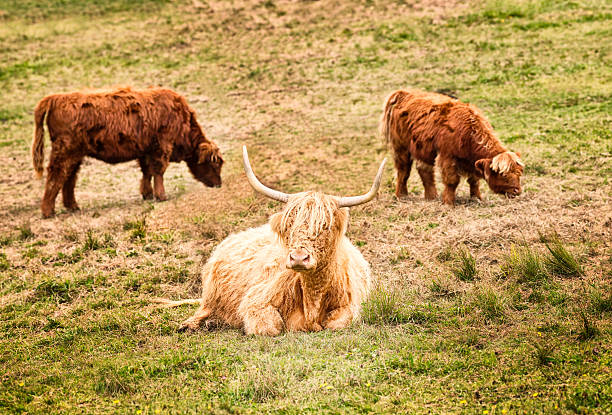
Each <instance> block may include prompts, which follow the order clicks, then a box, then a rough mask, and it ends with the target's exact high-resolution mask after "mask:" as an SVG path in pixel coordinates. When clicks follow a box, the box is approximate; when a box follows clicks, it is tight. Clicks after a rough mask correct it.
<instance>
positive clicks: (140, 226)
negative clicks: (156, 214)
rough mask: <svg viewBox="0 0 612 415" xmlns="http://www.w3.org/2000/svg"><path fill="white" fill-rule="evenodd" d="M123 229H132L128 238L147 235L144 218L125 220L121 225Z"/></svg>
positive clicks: (140, 237) (142, 237) (141, 237)
mask: <svg viewBox="0 0 612 415" xmlns="http://www.w3.org/2000/svg"><path fill="white" fill-rule="evenodd" d="M123 230H124V231H132V232H131V233H130V239H131V240H135V239H144V238H145V237H146V236H147V222H146V219H145V218H141V219H137V220H135V221H130V222H126V223H125V224H124V225H123Z"/></svg>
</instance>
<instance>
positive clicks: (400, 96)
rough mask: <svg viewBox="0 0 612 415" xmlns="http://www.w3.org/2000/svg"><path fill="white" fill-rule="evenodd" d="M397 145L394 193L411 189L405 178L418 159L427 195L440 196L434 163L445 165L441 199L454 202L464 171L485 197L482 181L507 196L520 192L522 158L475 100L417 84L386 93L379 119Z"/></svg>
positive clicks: (472, 187)
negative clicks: (510, 148) (468, 101)
mask: <svg viewBox="0 0 612 415" xmlns="http://www.w3.org/2000/svg"><path fill="white" fill-rule="evenodd" d="M380 130H381V134H382V136H383V138H384V139H385V141H386V142H387V143H390V145H391V149H392V151H393V156H394V162H395V168H396V170H397V183H396V188H395V195H396V196H397V197H398V198H401V197H403V196H406V195H407V193H408V192H407V189H406V181H407V180H408V177H409V176H410V169H411V167H412V162H413V160H416V162H417V171H418V172H419V176H421V181H422V182H423V186H424V187H425V199H435V198H436V197H437V191H436V186H435V179H434V163H435V162H436V157H437V163H438V166H439V167H440V169H441V173H442V181H443V182H444V185H445V189H444V192H443V194H442V200H443V202H444V203H446V204H449V205H454V204H455V191H456V189H457V185H458V184H459V180H460V177H461V176H467V181H468V183H469V185H470V197H476V198H478V199H482V197H481V194H480V189H479V187H478V182H479V180H480V179H485V181H486V182H487V183H488V185H489V187H490V188H491V190H492V191H493V192H495V193H498V194H503V195H506V196H507V197H515V196H518V195H519V194H520V193H521V175H522V173H523V166H524V164H523V162H522V161H521V160H520V158H519V157H520V156H519V154H517V153H513V152H511V151H508V150H507V149H506V148H505V147H504V146H503V145H502V144H501V143H500V141H499V140H498V139H497V137H496V136H495V133H494V132H493V128H492V127H491V124H489V122H488V121H487V120H486V118H485V117H484V115H483V114H482V113H481V112H480V111H479V110H478V109H477V108H476V107H474V106H473V105H470V104H466V103H463V102H461V101H459V100H457V99H454V98H452V97H449V96H446V95H441V94H437V93H431V92H423V91H417V90H409V91H396V92H394V93H393V94H391V96H390V97H389V98H388V99H387V101H386V102H385V107H384V111H383V115H382V118H381V123H380Z"/></svg>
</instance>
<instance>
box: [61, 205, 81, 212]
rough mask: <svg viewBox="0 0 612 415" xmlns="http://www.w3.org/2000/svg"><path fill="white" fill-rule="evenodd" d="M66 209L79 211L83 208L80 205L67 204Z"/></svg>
mask: <svg viewBox="0 0 612 415" xmlns="http://www.w3.org/2000/svg"><path fill="white" fill-rule="evenodd" d="M65 207H66V210H67V211H69V212H78V211H79V210H81V208H80V207H78V206H77V205H73V206H65Z"/></svg>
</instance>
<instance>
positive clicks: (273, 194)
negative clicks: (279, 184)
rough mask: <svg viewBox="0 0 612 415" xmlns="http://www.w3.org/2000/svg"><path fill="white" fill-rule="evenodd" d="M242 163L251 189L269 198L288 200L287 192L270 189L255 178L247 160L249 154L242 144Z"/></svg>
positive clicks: (285, 201)
mask: <svg viewBox="0 0 612 415" xmlns="http://www.w3.org/2000/svg"><path fill="white" fill-rule="evenodd" d="M242 164H243V166H244V172H245V173H246V177H247V179H248V180H249V183H250V185H251V186H252V187H253V189H255V190H256V191H257V192H259V193H261V194H263V195H265V196H268V197H269V198H270V199H274V200H278V201H279V202H283V203H287V200H289V195H288V194H287V193H283V192H279V191H278V190H274V189H270V188H269V187H267V186H264V185H263V184H262V183H261V182H260V181H259V180H257V177H255V173H253V169H252V168H251V163H250V162H249V154H248V153H247V149H246V146H242Z"/></svg>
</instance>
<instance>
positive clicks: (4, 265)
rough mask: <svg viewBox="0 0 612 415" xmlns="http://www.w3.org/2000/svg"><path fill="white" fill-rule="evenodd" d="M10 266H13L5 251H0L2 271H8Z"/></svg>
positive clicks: (0, 267) (0, 268) (0, 269)
mask: <svg viewBox="0 0 612 415" xmlns="http://www.w3.org/2000/svg"><path fill="white" fill-rule="evenodd" d="M10 267H11V263H10V262H9V260H8V258H7V257H6V254H5V253H4V252H0V271H6V270H7V269H9V268H10Z"/></svg>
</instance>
